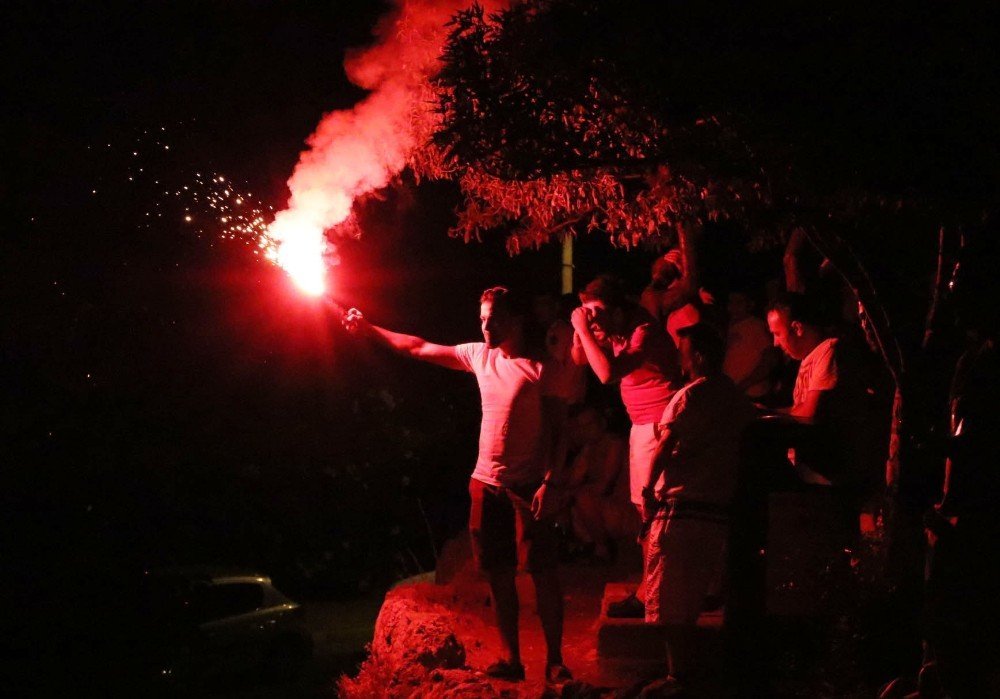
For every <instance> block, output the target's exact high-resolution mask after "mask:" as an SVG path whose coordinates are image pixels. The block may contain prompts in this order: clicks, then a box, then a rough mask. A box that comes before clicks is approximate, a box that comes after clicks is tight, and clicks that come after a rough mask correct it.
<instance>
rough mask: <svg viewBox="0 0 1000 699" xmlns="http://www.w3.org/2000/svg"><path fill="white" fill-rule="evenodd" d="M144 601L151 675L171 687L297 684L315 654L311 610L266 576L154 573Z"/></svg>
mask: <svg viewBox="0 0 1000 699" xmlns="http://www.w3.org/2000/svg"><path fill="white" fill-rule="evenodd" d="M141 599H142V602H141V604H142V607H143V616H144V617H145V622H144V623H143V628H144V629H145V630H146V632H147V633H146V634H144V635H145V636H146V637H145V638H144V639H142V640H141V644H142V645H143V646H144V648H145V652H144V653H143V654H142V655H143V658H144V666H145V673H144V674H146V675H147V677H150V679H153V680H154V681H155V682H156V683H158V684H160V685H161V686H164V687H180V688H187V687H194V686H208V685H212V684H214V683H220V682H240V681H254V682H256V681H257V680H259V679H273V680H278V679H280V680H287V679H292V678H294V677H295V675H297V673H298V672H299V671H301V669H302V666H303V664H304V663H305V661H306V660H307V659H308V658H309V657H310V655H311V653H312V639H311V637H310V635H309V632H308V631H307V629H306V628H305V625H304V610H303V609H302V607H301V606H299V604H297V603H296V602H293V601H292V600H290V599H289V598H288V597H286V596H285V595H283V594H282V593H281V592H279V591H278V590H277V589H276V588H275V587H274V585H273V584H272V583H271V579H270V578H268V577H267V576H266V575H261V574H258V573H237V572H232V571H210V570H207V569H172V570H161V571H149V572H147V573H146V574H145V575H144V579H143V584H142V591H141Z"/></svg>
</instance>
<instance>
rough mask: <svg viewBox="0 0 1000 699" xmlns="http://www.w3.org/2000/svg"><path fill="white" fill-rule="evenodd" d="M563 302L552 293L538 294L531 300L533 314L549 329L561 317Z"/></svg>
mask: <svg viewBox="0 0 1000 699" xmlns="http://www.w3.org/2000/svg"><path fill="white" fill-rule="evenodd" d="M560 310H561V302H560V299H559V297H558V296H556V295H555V294H552V293H544V294H536V295H535V296H534V298H532V299H531V313H532V315H533V316H534V317H535V320H536V321H538V323H539V324H541V325H542V326H544V327H548V326H549V325H551V324H552V323H554V322H555V321H557V320H558V319H559V318H560V317H561V315H562V314H561V312H560Z"/></svg>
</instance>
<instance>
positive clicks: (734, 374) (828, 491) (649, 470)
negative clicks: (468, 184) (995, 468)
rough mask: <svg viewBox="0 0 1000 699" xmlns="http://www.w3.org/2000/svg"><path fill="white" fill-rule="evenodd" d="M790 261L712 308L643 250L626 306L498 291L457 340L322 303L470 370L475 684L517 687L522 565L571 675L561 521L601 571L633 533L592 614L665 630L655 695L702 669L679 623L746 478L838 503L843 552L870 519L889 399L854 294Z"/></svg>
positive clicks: (722, 562)
mask: <svg viewBox="0 0 1000 699" xmlns="http://www.w3.org/2000/svg"><path fill="white" fill-rule="evenodd" d="M786 271H788V270H786ZM794 271H795V270H794V269H792V270H791V271H790V273H788V274H787V275H786V284H785V286H786V287H787V288H788V290H787V291H784V292H782V293H774V294H772V295H771V298H769V300H768V302H767V304H766V305H765V304H764V303H763V302H762V301H763V297H764V295H765V288H764V286H763V285H761V288H759V289H758V288H754V287H752V286H746V285H743V286H740V285H735V284H734V285H732V288H730V289H729V290H728V291H727V295H726V298H725V300H724V302H722V301H721V300H717V299H715V298H714V297H713V296H712V294H710V293H708V292H706V291H704V290H699V289H695V290H692V289H690V288H688V286H689V285H687V284H686V281H687V279H686V275H685V271H684V269H683V262H682V257H681V255H680V254H679V252H678V251H677V250H672V251H669V252H668V253H666V254H665V255H663V256H661V257H659V258H657V260H656V262H655V263H654V265H653V269H652V274H651V279H650V281H649V283H648V285H647V286H646V288H645V289H644V290H643V291H642V293H641V295H639V296H638V297H629V296H628V295H627V294H626V291H625V288H624V286H623V284H622V282H621V281H620V280H619V279H617V278H616V277H614V276H612V275H608V274H605V275H600V276H598V277H597V278H595V279H593V280H591V281H590V282H589V283H587V284H586V285H585V286H584V287H583V288H582V289H581V290H580V291H579V292H578V294H575V295H572V296H570V297H567V298H559V297H557V296H555V295H539V296H536V297H535V298H534V299H533V301H532V302H528V301H527V300H526V299H525V298H523V296H522V295H521V293H519V291H518V290H512V289H508V288H505V287H494V288H490V289H487V290H486V291H484V292H483V294H482V296H481V298H480V307H479V308H480V318H479V319H480V324H481V332H482V336H483V341H482V342H470V343H466V344H459V345H438V344H434V343H431V342H428V341H427V340H424V339H423V338H420V337H416V336H411V335H404V334H400V333H396V332H392V331H390V330H387V329H385V328H382V327H379V326H376V325H374V324H371V323H369V322H368V321H367V320H366V319H365V318H364V317H363V315H362V314H361V312H360V311H358V310H357V309H349V310H344V309H340V308H338V309H337V312H338V313H339V314H341V318H340V320H341V322H342V323H343V324H344V326H345V327H347V328H348V329H349V330H350V331H352V332H354V333H356V334H358V335H361V336H364V337H367V338H370V339H371V340H373V341H375V342H377V343H380V344H382V345H384V346H386V347H388V348H389V349H391V350H394V351H396V352H399V353H402V354H404V355H408V356H410V357H413V358H416V359H420V360H424V361H429V362H432V363H436V364H439V365H441V366H444V367H447V368H450V369H455V370H459V371H465V372H469V373H472V374H473V375H474V376H475V377H476V380H477V382H478V385H479V389H480V394H481V398H482V422H481V429H480V439H479V454H478V458H477V459H476V462H475V467H474V470H473V473H472V476H471V479H470V484H469V494H470V499H471V510H470V516H469V531H470V534H471V540H472V544H473V546H472V549H473V553H474V557H475V560H476V562H477V564H478V566H479V567H480V569H481V570H482V571H483V573H484V574H485V575H486V577H487V578H488V580H489V583H490V588H491V592H492V598H493V603H494V608H495V611H496V621H497V627H498V630H499V633H500V637H501V640H502V647H503V650H504V657H502V658H500V659H498V660H497V662H496V663H494V664H493V665H491V666H489V667H488V668H485V673H486V674H487V675H489V676H491V677H494V678H500V679H506V680H511V681H518V680H521V679H523V678H524V674H525V670H524V665H523V664H522V661H521V653H520V647H519V642H518V610H519V600H518V595H517V588H516V585H515V575H516V573H517V571H518V570H525V571H527V572H529V573H530V574H531V576H532V577H533V579H534V583H535V590H536V594H537V609H538V614H539V617H540V619H541V623H542V627H543V630H544V633H545V639H546V644H547V649H548V652H547V662H546V668H545V676H546V679H547V681H549V682H552V683H558V682H564V681H567V680H569V679H570V678H571V673H570V671H569V669H568V668H567V667H566V666H565V664H564V663H563V658H562V651H561V637H562V622H563V597H562V592H561V590H560V584H559V578H558V575H557V573H556V568H557V564H558V563H559V558H560V532H564V533H565V532H570V533H571V534H572V536H573V538H574V539H575V541H576V543H577V550H578V551H582V552H584V554H585V555H586V556H587V558H588V560H590V561H591V562H597V563H600V562H609V561H612V560H613V559H614V558H615V556H616V553H617V549H618V547H619V546H621V545H628V543H629V542H632V541H635V540H636V537H638V541H639V543H640V545H641V549H642V551H641V554H642V556H641V558H642V562H643V563H642V565H643V570H642V573H641V576H640V580H641V582H640V584H639V585H638V586H637V588H636V589H635V590H634V592H633V593H632V594H630V595H629V596H628V597H626V598H624V599H621V600H618V601H617V602H615V603H614V604H612V605H610V606H609V608H608V609H607V614H608V615H609V616H612V617H614V616H617V617H641V618H644V619H645V621H646V622H647V623H651V624H660V625H663V626H664V628H665V630H666V634H667V648H666V654H665V657H666V659H667V668H666V672H665V674H664V678H663V679H662V680H661V681H660V682H659V683H657V684H656V686H655V688H653V689H654V690H655V691H658V692H661V693H662V694H663V695H670V694H671V693H673V692H675V691H678V690H679V689H680V688H682V687H683V685H684V683H685V681H687V680H688V678H690V677H692V676H694V675H696V674H697V673H698V671H699V667H698V666H699V659H698V657H697V653H696V652H695V651H694V645H693V643H692V641H691V638H692V633H693V632H694V628H695V626H696V623H697V621H698V617H699V614H700V613H701V612H702V610H703V608H704V605H705V602H706V598H708V597H710V596H717V595H719V594H720V591H721V590H722V589H724V588H725V585H724V583H723V580H724V579H725V577H726V574H727V566H728V564H729V562H731V561H732V560H733V557H732V554H733V552H732V551H731V548H732V546H733V543H732V541H731V537H730V534H731V529H732V527H731V525H732V522H733V517H734V512H735V511H736V510H737V508H736V505H737V500H738V499H739V498H741V497H746V491H747V484H748V483H755V484H756V487H758V489H762V490H763V491H765V492H766V491H769V490H774V489H780V490H800V491H802V492H817V493H820V492H821V493H823V494H824V496H825V497H828V498H829V499H830V500H832V501H833V502H835V503H836V507H835V508H834V509H835V511H836V512H837V513H838V514H837V516H838V517H839V518H841V523H842V525H843V526H842V527H841V528H840V529H839V531H841V532H842V535H843V537H844V542H843V543H844V545H845V546H850V545H852V541H853V540H854V539H855V538H856V537H858V536H860V535H861V534H862V533H864V532H865V531H870V530H871V528H872V527H873V526H874V521H875V513H874V511H873V505H872V503H873V502H874V501H875V496H876V495H878V494H879V492H880V490H881V489H880V484H881V483H882V479H883V465H884V459H885V453H886V452H885V449H884V446H885V445H884V443H880V442H879V439H887V438H888V428H889V414H888V410H887V406H888V403H887V402H886V401H885V400H884V398H885V395H884V393H885V392H884V391H883V390H882V387H881V386H880V384H879V380H880V379H879V377H878V376H877V375H876V373H875V372H873V371H872V370H871V367H872V365H873V364H872V362H871V361H870V358H868V357H866V356H865V353H866V351H867V347H866V346H865V345H864V343H859V342H857V341H856V333H857V328H856V326H855V325H852V319H851V318H849V317H845V316H839V317H838V316H837V314H836V313H830V312H829V309H831V308H833V309H837V310H839V309H842V308H847V309H850V308H851V307H852V303H851V301H852V299H851V298H850V297H848V302H847V303H841V302H839V301H837V302H833V303H831V302H830V300H829V298H827V299H822V298H820V297H819V295H817V294H814V293H810V292H811V291H812V290H810V289H804V288H802V285H801V283H800V278H799V277H797V276H796V275H795V274H793V273H791V272H794ZM772 288H773V287H772ZM853 307H854V308H856V307H857V302H856V299H853ZM853 321H854V323H855V324H856V318H855V319H853ZM532 328H535V330H537V332H535V331H533V330H532ZM852 333H853V334H852ZM967 373H968V372H966V374H967ZM605 385H616V386H617V389H618V390H617V393H618V398H619V399H620V405H621V406H623V407H624V411H625V414H626V415H627V418H628V425H627V437H626V436H625V434H623V433H619V431H617V430H615V429H612V427H611V422H612V420H611V416H612V415H613V414H614V411H613V409H612V408H613V406H612V402H613V401H610V400H609V394H608V392H607V391H606V390H603V388H602V387H603V386H605ZM614 402H617V400H616V401H614ZM751 425H753V428H752V429H751ZM873 425H875V426H876V427H874V428H873V427H872V426H873ZM622 432H624V430H623V431H622ZM741 493H742V495H741ZM744 509H745V508H744ZM563 537H565V534H563ZM752 543H754V545H756V544H757V543H758V542H752Z"/></svg>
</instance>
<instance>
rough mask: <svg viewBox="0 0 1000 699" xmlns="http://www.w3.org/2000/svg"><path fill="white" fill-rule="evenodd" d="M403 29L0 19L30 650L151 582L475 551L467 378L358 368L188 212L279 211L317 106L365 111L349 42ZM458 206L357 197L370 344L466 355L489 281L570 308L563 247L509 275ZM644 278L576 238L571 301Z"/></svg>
mask: <svg viewBox="0 0 1000 699" xmlns="http://www.w3.org/2000/svg"><path fill="white" fill-rule="evenodd" d="M386 9H387V8H386V6H385V5H384V4H382V3H338V2H285V1H280V2H279V1H277V0H274V1H266V0H259V1H251V2H224V1H221V0H214V1H213V0H210V1H207V2H197V3H195V2H190V3H167V2H145V3H107V2H106V3H97V4H86V5H79V4H71V3H62V2H41V3H39V2H27V1H24V2H11V3H4V9H3V21H2V26H3V32H4V36H3V39H4V41H3V44H4V46H5V60H4V61H3V63H2V64H0V70H2V74H3V81H4V90H3V93H4V99H3V103H4V105H3V121H4V127H3V131H4V135H5V138H4V139H3V140H2V145H0V147H2V148H3V153H2V163H3V165H2V181H0V191H2V194H3V201H4V203H5V205H6V206H5V209H6V212H5V217H4V226H3V235H2V239H0V246H2V247H0V249H2V256H3V270H4V271H3V276H2V282H0V294H2V297H0V298H2V302H0V307H2V316H3V323H2V343H0V367H2V368H0V376H2V381H3V401H2V410H3V413H2V430H3V434H2V445H3V446H2V457H0V458H2V473H3V477H2V478H3V484H2V488H0V492H2V495H0V497H2V498H3V502H2V512H3V517H4V520H5V521H4V524H3V527H2V529H3V535H2V536H3V545H2V548H3V551H4V553H3V566H4V569H5V570H4V576H3V577H4V581H5V587H7V588H8V591H9V592H8V596H7V597H6V601H7V604H8V605H10V607H11V608H12V609H13V610H15V613H13V614H11V615H9V616H8V619H9V620H10V622H11V623H12V624H13V626H14V629H13V632H12V633H9V634H7V635H6V638H7V639H8V642H9V643H10V644H11V645H12V646H13V647H14V648H15V650H17V649H20V651H21V652H28V653H31V652H33V651H32V649H36V648H38V647H46V648H49V649H50V650H52V649H53V648H54V649H55V651H54V652H58V649H59V648H60V647H61V646H60V643H62V642H65V643H67V644H72V643H73V642H79V640H80V639H81V638H86V636H87V634H88V633H90V634H93V633H95V631H94V629H95V628H99V626H95V624H94V622H95V620H96V619H101V618H104V619H105V620H106V619H107V617H106V616H102V615H103V614H104V613H105V612H106V611H107V610H109V609H112V608H113V606H114V600H115V599H116V597H117V596H118V595H126V596H127V594H128V590H129V589H130V586H131V585H132V584H133V581H134V580H135V578H136V576H137V575H139V574H140V573H141V571H143V570H146V569H149V568H155V567H161V566H168V565H179V564H197V563H212V564H220V565H233V566H239V567H243V568H254V569H256V570H262V571H263V572H265V573H268V574H271V575H272V576H273V577H274V578H275V580H276V582H277V583H278V585H279V587H281V588H282V589H284V590H285V591H286V592H289V593H290V594H292V595H293V596H298V597H299V598H303V597H326V598H329V597H335V598H350V597H351V596H352V595H356V594H360V593H363V592H365V591H366V590H370V589H373V588H378V587H379V586H384V585H386V584H388V583H390V582H392V581H393V580H395V579H398V578H401V577H405V576H407V575H412V574H414V573H418V572H422V571H424V570H428V569H431V568H433V566H434V556H435V551H436V550H437V549H439V547H440V546H441V544H442V542H443V541H444V540H445V539H446V538H448V537H449V536H451V535H454V534H455V533H456V532H458V531H460V530H461V528H462V525H463V522H464V517H465V507H466V503H465V497H466V496H465V485H466V482H467V477H468V473H469V472H470V470H471V466H472V463H473V460H474V454H475V442H476V437H477V428H478V419H479V414H478V411H479V405H478V394H477V391H476V387H475V383H474V382H473V381H472V380H471V379H470V378H469V377H467V376H463V375H461V374H458V373H454V372H447V371H444V370H441V369H436V368H433V367H425V366H418V365H416V364H414V363H409V362H405V361H402V360H400V359H397V358H395V357H392V356H390V355H388V354H386V353H383V352H369V351H368V350H366V349H365V348H363V347H359V346H358V344H357V343H355V342H354V341H353V340H352V339H351V338H349V337H346V336H344V335H343V334H342V332H341V331H339V329H338V328H335V327H333V328H332V327H330V326H329V324H328V322H327V320H326V319H325V317H324V316H323V313H322V312H321V310H320V308H319V307H318V304H317V303H315V302H313V301H310V300H309V299H308V298H306V297H304V296H302V295H301V294H299V293H298V292H297V291H295V290H294V288H293V287H292V286H291V285H290V283H289V282H288V280H287V278H286V277H285V275H284V274H283V273H282V272H281V271H280V270H278V269H276V268H275V267H273V266H272V265H270V264H269V263H266V262H263V261H262V260H260V259H259V258H258V257H256V256H254V255H253V254H252V249H251V247H250V246H248V245H247V243H246V241H245V240H229V239H225V238H223V237H222V235H221V229H220V227H218V226H216V225H215V224H213V223H212V222H211V221H206V220H205V218H206V217H201V220H200V221H199V222H198V225H195V226H192V225H186V224H185V223H184V221H183V215H184V213H185V210H184V206H185V205H186V204H185V202H182V201H181V200H179V199H178V198H177V197H176V196H174V195H173V194H171V193H172V192H175V191H179V190H180V189H181V188H182V187H183V186H184V185H191V186H192V187H193V186H194V181H195V179H196V173H202V175H204V174H205V173H209V174H211V175H213V176H214V175H216V174H218V175H224V176H225V177H226V178H227V181H228V182H230V183H232V185H233V187H234V188H236V189H239V190H240V191H243V192H252V193H253V197H252V198H253V201H254V202H256V203H257V204H259V205H260V206H261V207H262V208H265V207H268V206H270V207H272V208H274V209H279V208H281V207H282V206H283V205H284V203H285V201H286V199H287V196H288V193H287V190H286V188H285V184H284V183H285V181H286V179H287V178H288V176H289V175H290V173H291V171H292V169H293V167H294V165H295V163H296V161H297V158H298V154H299V151H300V150H301V149H302V148H303V142H304V140H305V138H306V137H307V136H308V135H309V134H310V133H311V131H312V129H313V128H314V127H315V126H316V124H317V123H318V122H319V120H320V117H321V116H322V114H323V113H324V112H327V111H329V110H332V109H338V108H345V107H348V106H350V105H352V104H353V103H355V102H356V101H357V100H359V99H360V98H361V97H362V96H363V94H362V93H361V91H359V90H357V89H356V88H354V87H352V86H351V85H350V84H349V83H348V82H347V81H346V78H345V77H344V75H343V70H342V65H341V64H342V60H343V54H344V50H345V49H346V48H347V47H351V46H363V45H366V44H368V43H369V42H370V39H371V34H370V30H371V27H372V26H373V24H374V22H375V20H376V19H377V18H378V17H379V15H380V14H382V13H383V12H385V11H386ZM167 146H169V150H168V149H167V148H166V147H167ZM140 168H141V171H140ZM185 201H187V200H185ZM187 203H190V202H189V201H187ZM456 204H457V193H456V191H455V190H454V189H453V187H452V186H451V185H447V184H429V185H422V186H421V187H420V188H419V190H418V189H417V188H416V187H415V185H414V184H413V183H412V182H411V181H409V180H408V179H407V177H405V176H404V177H403V178H402V180H401V181H400V182H399V183H398V184H397V185H395V186H393V187H391V188H390V189H389V190H388V191H387V192H384V193H382V195H381V196H380V197H377V198H372V199H370V200H368V201H365V202H362V203H360V204H359V205H358V207H357V213H358V221H359V223H360V227H361V230H362V231H363V232H364V234H363V236H362V237H361V238H360V239H357V240H347V241H342V243H341V245H340V249H339V253H340V257H341V264H340V265H339V266H337V267H335V268H334V269H333V271H332V275H333V277H334V283H335V285H336V288H337V290H338V293H339V294H342V295H343V297H344V298H345V299H346V300H348V301H350V302H351V303H354V304H357V305H359V306H360V307H362V308H363V309H364V310H365V312H366V314H367V315H368V316H369V317H370V318H371V319H373V320H374V321H375V322H379V323H383V324H385V325H388V326H389V327H393V328H395V329H401V330H404V331H410V332H415V333H420V334H423V335H426V336H427V337H429V338H430V339H433V340H435V341H441V342H461V341H469V340H475V339H478V338H479V335H478V327H477V322H476V318H477V313H478V292H479V291H480V290H481V289H482V288H483V287H485V286H490V285H493V284H496V283H511V284H516V285H518V286H520V287H522V288H525V289H526V290H529V291H543V290H545V291H557V290H558V282H559V274H560V270H559V250H558V249H557V247H555V246H551V247H550V248H548V249H545V250H542V251H539V252H529V253H525V254H523V255H521V256H519V257H517V258H514V259H511V258H509V257H508V256H507V255H506V253H505V252H504V249H503V244H502V241H500V240H493V241H486V242H485V243H483V244H470V245H466V244H464V243H462V242H461V241H459V240H454V239H451V238H449V237H447V235H446V234H445V232H446V230H447V228H448V226H449V225H450V223H451V222H452V216H453V214H452V211H453V209H454V207H455V205H456ZM202 209H204V207H202ZM202 209H198V210H197V213H209V212H208V210H207V209H204V210H202ZM651 258H652V253H649V252H642V253H639V254H636V253H627V252H625V251H617V250H611V249H609V247H608V246H607V245H606V244H604V243H602V242H600V241H582V242H581V243H580V245H578V264H579V268H578V279H584V278H586V277H589V276H592V275H593V274H594V273H596V272H598V271H603V270H605V269H614V270H617V271H619V272H625V273H627V274H628V275H629V276H630V277H631V279H632V281H633V284H634V285H636V286H637V285H640V284H641V283H642V282H643V280H644V277H645V270H646V269H648V263H649V261H650V259H651ZM56 639H64V640H63V641H59V640H56ZM65 639H70V640H65ZM71 639H77V640H76V641H73V640H71Z"/></svg>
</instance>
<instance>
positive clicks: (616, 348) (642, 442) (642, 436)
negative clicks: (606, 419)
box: [570, 274, 679, 618]
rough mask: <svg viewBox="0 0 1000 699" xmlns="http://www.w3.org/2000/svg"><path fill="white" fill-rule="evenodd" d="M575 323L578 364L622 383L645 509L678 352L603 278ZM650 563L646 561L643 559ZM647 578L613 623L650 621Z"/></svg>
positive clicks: (618, 606)
mask: <svg viewBox="0 0 1000 699" xmlns="http://www.w3.org/2000/svg"><path fill="white" fill-rule="evenodd" d="M580 302H581V305H580V307H579V308H577V309H576V310H574V311H573V314H572V316H571V317H570V321H571V322H572V324H573V330H574V331H575V333H574V336H573V338H574V339H573V359H574V361H576V362H577V363H578V364H581V365H587V364H589V365H590V368H591V369H592V370H593V372H594V374H595V375H596V376H597V378H598V380H600V382H601V383H604V384H608V383H618V385H619V387H620V389H621V397H622V403H624V404H625V409H626V410H627V411H628V416H629V420H630V421H631V422H632V427H631V429H630V431H629V494H630V497H631V500H632V503H633V504H634V505H635V507H636V509H639V508H641V507H642V487H643V486H644V485H645V484H646V480H647V479H648V477H649V472H650V470H651V469H652V466H653V454H654V452H655V451H656V445H657V442H658V427H657V423H658V421H659V419H660V416H662V415H663V409H664V408H666V407H667V403H668V402H670V398H671V396H673V394H674V393H675V392H676V390H677V388H678V385H679V384H678V381H677V377H678V374H679V367H678V364H677V349H676V348H675V347H674V344H673V342H672V341H671V340H670V336H669V335H667V333H666V331H665V330H664V329H663V326H662V325H661V324H660V323H658V322H656V321H655V320H654V319H653V317H652V316H650V315H649V313H648V312H646V311H645V310H644V309H642V308H641V307H640V306H639V305H637V304H635V303H631V302H629V301H628V300H627V299H626V298H625V293H624V291H623V290H622V287H621V282H620V281H619V280H618V279H617V278H616V277H613V276H611V275H606V274H605V275H601V276H599V277H597V278H596V279H594V280H593V281H592V282H590V283H589V284H587V286H585V287H584V288H583V290H582V291H581V292H580ZM643 557H644V558H645V555H644V556H643ZM644 583H645V576H643V578H642V581H641V582H640V585H639V589H637V590H636V591H635V592H634V593H632V594H631V595H629V596H628V597H626V598H625V599H623V600H620V601H617V602H613V603H611V604H609V605H608V609H607V614H608V616H611V617H637V618H642V617H643V616H644V615H645V609H644V607H643V599H644V594H645V585H644Z"/></svg>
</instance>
